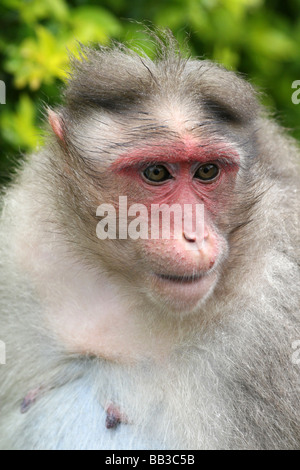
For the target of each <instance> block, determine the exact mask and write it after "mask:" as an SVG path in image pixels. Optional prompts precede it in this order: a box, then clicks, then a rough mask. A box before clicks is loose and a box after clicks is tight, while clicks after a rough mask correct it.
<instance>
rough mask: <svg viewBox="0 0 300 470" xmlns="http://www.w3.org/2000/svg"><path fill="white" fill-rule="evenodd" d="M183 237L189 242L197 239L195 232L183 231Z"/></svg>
mask: <svg viewBox="0 0 300 470" xmlns="http://www.w3.org/2000/svg"><path fill="white" fill-rule="evenodd" d="M183 238H184V239H185V240H186V241H187V242H190V243H195V241H196V240H197V237H196V234H195V233H189V234H187V233H185V232H183Z"/></svg>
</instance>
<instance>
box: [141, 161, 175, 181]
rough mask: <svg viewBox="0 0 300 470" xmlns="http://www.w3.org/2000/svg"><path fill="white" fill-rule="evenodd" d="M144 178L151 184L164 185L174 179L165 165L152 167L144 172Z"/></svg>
mask: <svg viewBox="0 0 300 470" xmlns="http://www.w3.org/2000/svg"><path fill="white" fill-rule="evenodd" d="M143 175H144V178H146V180H148V181H151V183H163V182H164V181H166V180H169V179H170V178H172V176H171V175H170V173H169V171H168V170H167V168H166V167H165V166H163V165H151V166H148V168H146V170H145V171H144V172H143Z"/></svg>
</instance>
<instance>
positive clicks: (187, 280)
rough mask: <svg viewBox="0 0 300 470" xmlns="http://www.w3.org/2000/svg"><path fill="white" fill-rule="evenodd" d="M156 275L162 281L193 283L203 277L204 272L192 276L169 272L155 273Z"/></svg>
mask: <svg viewBox="0 0 300 470" xmlns="http://www.w3.org/2000/svg"><path fill="white" fill-rule="evenodd" d="M156 276H157V277H158V278H159V279H162V280H163V281H169V282H174V283H177V284H193V283H194V282H198V281H199V280H200V279H202V278H203V277H204V274H194V275H192V276H172V275H170V274H157V273H156Z"/></svg>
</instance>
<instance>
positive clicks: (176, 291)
mask: <svg viewBox="0 0 300 470" xmlns="http://www.w3.org/2000/svg"><path fill="white" fill-rule="evenodd" d="M216 281H217V275H216V273H213V272H205V273H201V274H197V275H195V276H168V275H165V274H155V275H154V276H153V285H152V286H153V287H152V288H153V290H154V292H156V293H157V294H158V295H159V298H160V299H161V300H162V301H163V302H164V301H167V302H168V304H169V305H172V306H173V308H174V309H175V310H177V311H180V312H183V311H192V310H194V309H195V308H196V307H197V305H199V302H201V301H202V300H203V299H204V298H206V297H207V295H208V294H209V293H210V292H211V290H212V289H213V286H214V285H215V283H216Z"/></svg>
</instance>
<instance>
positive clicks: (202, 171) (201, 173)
mask: <svg viewBox="0 0 300 470" xmlns="http://www.w3.org/2000/svg"><path fill="white" fill-rule="evenodd" d="M219 173H220V169H219V167H218V166H217V165H215V164H214V163H206V164H205V165H201V166H199V168H198V169H197V171H196V173H195V175H194V177H195V178H197V179H199V180H201V181H203V182H206V181H207V182H209V181H213V180H214V179H216V178H217V176H218V175H219Z"/></svg>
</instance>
